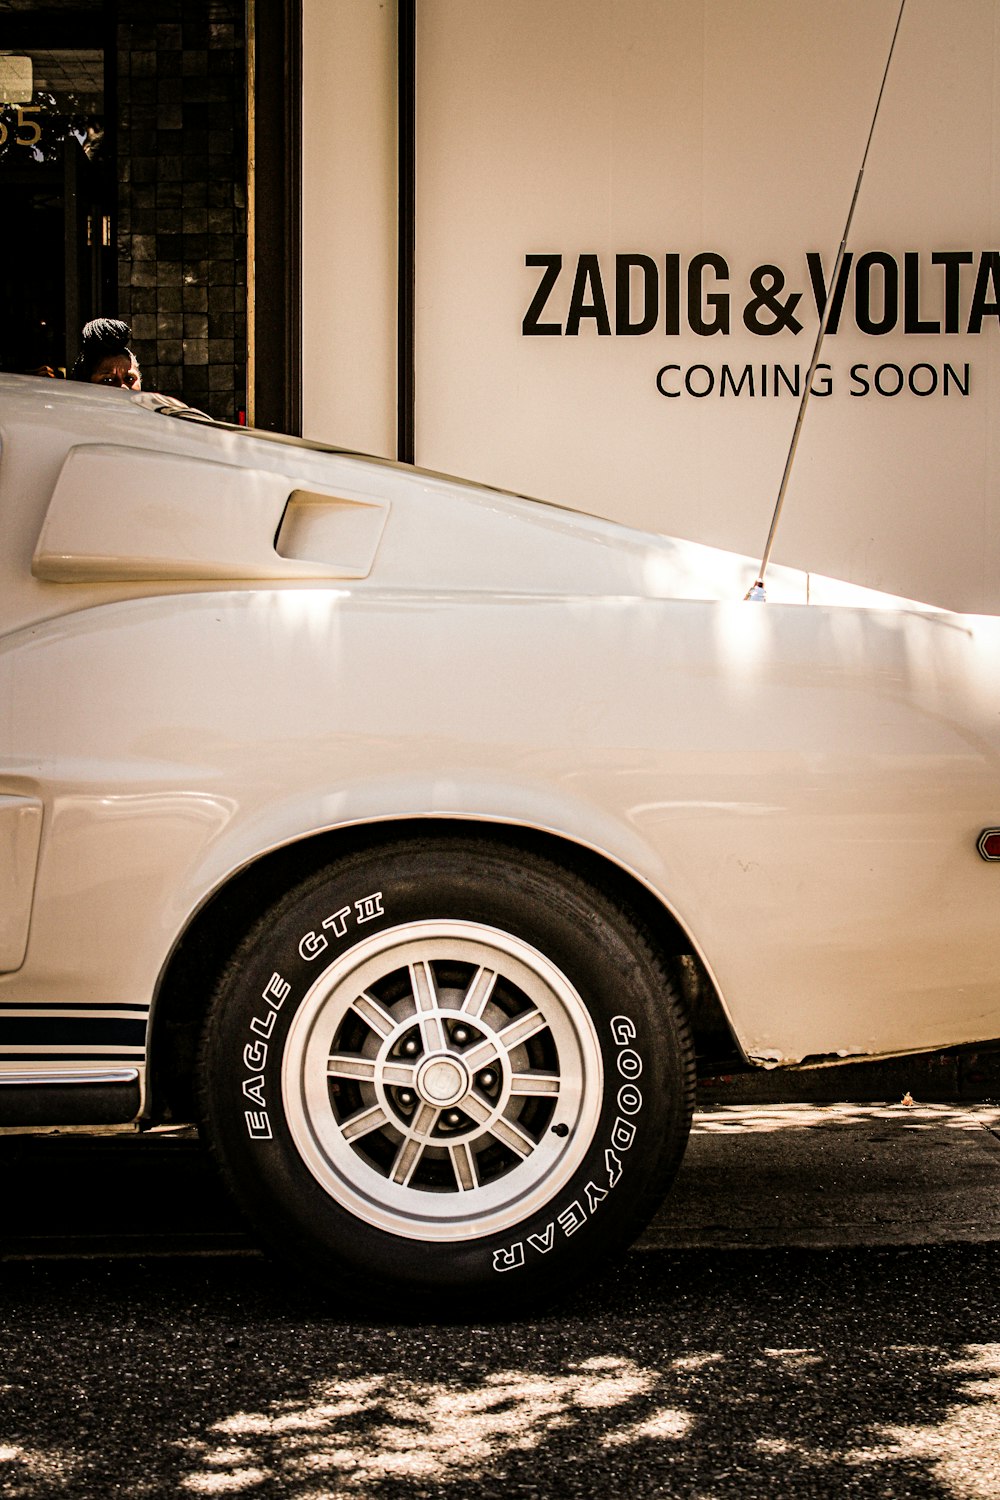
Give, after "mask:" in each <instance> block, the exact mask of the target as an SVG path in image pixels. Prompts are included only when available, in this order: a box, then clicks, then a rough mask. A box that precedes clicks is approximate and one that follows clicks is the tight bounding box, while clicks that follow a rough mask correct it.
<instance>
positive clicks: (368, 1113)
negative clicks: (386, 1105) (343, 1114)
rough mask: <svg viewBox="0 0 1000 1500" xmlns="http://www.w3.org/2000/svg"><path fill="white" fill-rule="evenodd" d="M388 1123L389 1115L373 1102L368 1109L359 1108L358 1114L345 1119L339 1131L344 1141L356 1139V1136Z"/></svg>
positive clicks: (369, 1132) (368, 1132) (367, 1133)
mask: <svg viewBox="0 0 1000 1500" xmlns="http://www.w3.org/2000/svg"><path fill="white" fill-rule="evenodd" d="M388 1123H389V1116H388V1115H387V1114H386V1112H385V1110H384V1109H383V1108H382V1106H381V1104H373V1105H372V1106H371V1108H370V1109H363V1110H360V1111H359V1112H358V1114H356V1115H352V1116H351V1118H350V1119H349V1120H345V1122H344V1124H343V1125H342V1126H341V1133H342V1135H343V1137H344V1140H345V1141H356V1140H357V1138H358V1136H361V1135H370V1134H371V1132H372V1131H373V1130H379V1129H381V1127H382V1126H383V1125H387V1124H388Z"/></svg>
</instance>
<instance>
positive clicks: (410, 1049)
mask: <svg viewBox="0 0 1000 1500" xmlns="http://www.w3.org/2000/svg"><path fill="white" fill-rule="evenodd" d="M418 1050H419V1049H418V1046H417V1043H416V1041H415V1040H414V1039H413V1037H412V1036H411V1037H410V1039H409V1041H406V1042H404V1043H403V1051H404V1052H405V1053H406V1055H407V1057H413V1056H414V1054H415V1053H416V1052H417V1051H418Z"/></svg>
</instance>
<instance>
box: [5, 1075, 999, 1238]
mask: <svg viewBox="0 0 1000 1500" xmlns="http://www.w3.org/2000/svg"><path fill="white" fill-rule="evenodd" d="M0 1168H2V1170H3V1178H4V1185H5V1193H4V1198H5V1212H4V1216H3V1223H2V1228H0V1260H10V1259H25V1258H27V1259H34V1258H38V1257H45V1258H53V1257H59V1258H65V1257H69V1258H79V1257H103V1256H114V1257H121V1256H136V1255H151V1254H152V1255H171V1256H176V1255H201V1256H205V1255H220V1254H221V1255H255V1254H257V1253H258V1252H257V1250H256V1246H255V1242H254V1240H253V1237H252V1236H251V1234H250V1233H249V1232H248V1231H247V1230H246V1228H245V1226H244V1225H243V1223H242V1222H241V1220H240V1218H239V1216H238V1215H237V1213H236V1211H235V1210H234V1209H233V1207H232V1206H231V1205H230V1203H229V1201H228V1199H227V1198H226V1196H225V1194H224V1193H223V1192H222V1191H221V1189H220V1186H219V1183H218V1181H217V1180H216V1177H215V1174H214V1172H213V1170H212V1167H211V1164H210V1163H209V1162H208V1161H207V1159H206V1157H205V1154H204V1153H203V1151H202V1149H201V1146H200V1143H199V1142H198V1140H197V1138H196V1136H195V1133H194V1132H193V1131H191V1130H179V1131H170V1130H167V1131H155V1132H150V1133H148V1134H145V1135H142V1136H122V1135H113V1134H107V1135H104V1136H98V1137H91V1136H83V1135H76V1134H72V1133H60V1134H50V1135H45V1136H32V1137H23V1136H20V1137H19V1136H6V1137H0ZM993 1241H1000V1106H995V1105H987V1104H970V1105H965V1104H956V1105H949V1104H922V1103H919V1102H917V1103H914V1104H899V1103H897V1104H885V1105H882V1104H822V1105H817V1104H804V1103H803V1104H767V1105H721V1106H718V1107H715V1108H712V1107H705V1108H702V1109H700V1110H699V1111H698V1113H697V1114H696V1116H695V1121H694V1128H693V1131H692V1135H691V1140H690V1143H689V1146H688V1150H687V1154H686V1156H685V1160H684V1163H683V1165H682V1167H681V1171H680V1174H679V1176H678V1178H677V1182H676V1184H675V1186H674V1190H673V1192H672V1193H671V1195H670V1196H669V1198H668V1199H667V1201H666V1202H665V1204H664V1205H663V1207H662V1208H661V1210H660V1212H659V1213H658V1214H657V1216H656V1218H655V1220H654V1221H653V1223H652V1225H651V1226H650V1228H649V1229H648V1230H647V1232H646V1234H645V1235H644V1236H643V1238H642V1239H641V1240H640V1241H639V1244H638V1246H637V1247H636V1253H639V1254H641V1253H643V1252H645V1251H650V1250H663V1249H697V1248H712V1249H736V1248H740V1247H745V1248H749V1247H757V1248H769V1247H781V1246H785V1247H814V1248H831V1247H837V1246H866V1245H935V1244H949V1243H952V1244H954V1243H964V1244H976V1243H989V1242H993Z"/></svg>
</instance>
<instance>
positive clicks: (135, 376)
mask: <svg viewBox="0 0 1000 1500" xmlns="http://www.w3.org/2000/svg"><path fill="white" fill-rule="evenodd" d="M90 383H91V385H117V386H123V385H127V386H128V387H129V389H130V390H133V391H138V390H141V389H142V376H141V375H140V373H139V366H138V365H137V364H136V359H135V355H134V354H132V353H131V352H130V351H129V350H128V349H126V351H125V353H124V354H106V355H105V356H104V358H103V359H102V360H100V361H99V362H98V364H96V365H95V366H94V369H93V372H92V374H91V376H90Z"/></svg>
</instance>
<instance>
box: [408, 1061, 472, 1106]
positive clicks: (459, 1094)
mask: <svg viewBox="0 0 1000 1500" xmlns="http://www.w3.org/2000/svg"><path fill="white" fill-rule="evenodd" d="M416 1084H417V1090H418V1092H419V1094H420V1097H421V1098H422V1099H423V1100H425V1101H426V1103H428V1104H434V1105H437V1106H438V1107H439V1108H442V1109H444V1108H446V1107H447V1106H448V1105H449V1104H457V1103H458V1101H459V1100H460V1099H463V1098H464V1097H465V1095H466V1094H467V1093H468V1092H469V1084H470V1079H469V1074H468V1070H467V1069H466V1067H465V1066H464V1064H463V1063H461V1062H459V1060H458V1059H457V1058H455V1057H444V1056H442V1055H441V1054H437V1055H436V1056H435V1055H432V1056H431V1057H425V1058H424V1061H423V1062H422V1063H421V1064H420V1067H419V1068H418V1069H417V1078H416Z"/></svg>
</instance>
